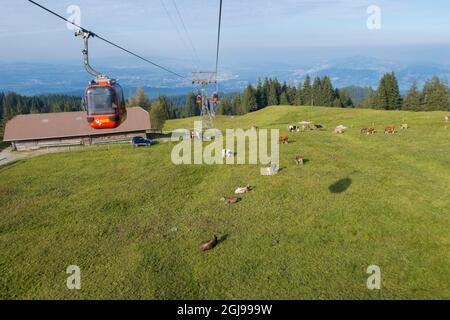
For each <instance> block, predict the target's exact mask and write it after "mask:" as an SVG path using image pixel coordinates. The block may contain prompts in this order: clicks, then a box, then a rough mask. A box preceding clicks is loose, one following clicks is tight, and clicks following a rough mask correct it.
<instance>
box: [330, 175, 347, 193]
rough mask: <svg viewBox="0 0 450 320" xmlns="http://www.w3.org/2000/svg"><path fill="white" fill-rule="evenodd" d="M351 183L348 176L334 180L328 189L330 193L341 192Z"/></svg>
mask: <svg viewBox="0 0 450 320" xmlns="http://www.w3.org/2000/svg"><path fill="white" fill-rule="evenodd" d="M351 185H352V179H350V178H348V177H347V178H344V179H340V180H338V181H336V182H335V183H333V184H332V185H331V186H329V187H328V190H330V192H331V193H343V192H345V191H347V190H348V188H350V186H351Z"/></svg>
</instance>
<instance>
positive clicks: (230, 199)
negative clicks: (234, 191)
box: [220, 197, 242, 204]
mask: <svg viewBox="0 0 450 320" xmlns="http://www.w3.org/2000/svg"><path fill="white" fill-rule="evenodd" d="M220 200H221V201H223V202H224V203H225V204H235V203H238V202H239V201H241V200H242V199H241V198H239V197H223V198H222V199H220Z"/></svg>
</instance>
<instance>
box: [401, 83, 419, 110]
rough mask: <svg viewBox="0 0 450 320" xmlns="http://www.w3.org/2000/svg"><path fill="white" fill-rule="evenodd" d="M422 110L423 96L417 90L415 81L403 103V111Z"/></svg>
mask: <svg viewBox="0 0 450 320" xmlns="http://www.w3.org/2000/svg"><path fill="white" fill-rule="evenodd" d="M421 108H422V95H421V93H420V91H419V89H418V88H417V81H414V82H413V84H412V86H411V88H410V89H409V91H408V93H407V94H406V97H405V100H404V101H403V107H402V109H403V110H409V111H419V110H420V109H421Z"/></svg>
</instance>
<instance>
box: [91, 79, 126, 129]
mask: <svg viewBox="0 0 450 320" xmlns="http://www.w3.org/2000/svg"><path fill="white" fill-rule="evenodd" d="M83 104H84V107H85V109H86V111H87V120H88V123H89V125H90V126H91V127H92V128H94V129H114V128H117V127H118V126H120V124H121V123H122V122H124V121H125V120H126V117H127V110H126V108H125V99H124V96H123V90H122V87H121V86H120V85H119V84H118V83H117V82H116V81H115V80H111V79H104V80H97V81H92V82H91V83H90V84H89V86H88V87H87V88H86V91H85V94H84V99H83Z"/></svg>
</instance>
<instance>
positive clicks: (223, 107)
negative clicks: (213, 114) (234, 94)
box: [219, 96, 232, 115]
mask: <svg viewBox="0 0 450 320" xmlns="http://www.w3.org/2000/svg"><path fill="white" fill-rule="evenodd" d="M219 114H220V115H231V114H232V106H231V103H230V102H229V101H228V99H227V96H224V97H223V98H222V100H221V101H220V105H219Z"/></svg>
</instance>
